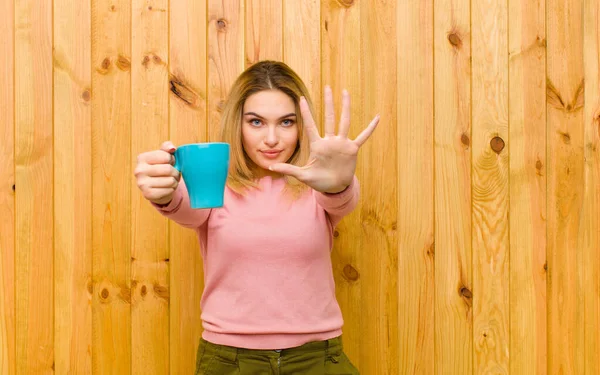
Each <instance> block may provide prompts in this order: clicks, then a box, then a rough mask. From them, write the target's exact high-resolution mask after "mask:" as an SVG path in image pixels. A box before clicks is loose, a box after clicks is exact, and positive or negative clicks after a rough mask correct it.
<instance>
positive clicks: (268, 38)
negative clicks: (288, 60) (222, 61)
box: [245, 0, 283, 67]
mask: <svg viewBox="0 0 600 375" xmlns="http://www.w3.org/2000/svg"><path fill="white" fill-rule="evenodd" d="M245 15H246V22H245V29H246V32H245V36H246V62H245V64H246V67H248V66H250V65H252V64H254V63H256V62H258V61H260V60H278V61H280V60H282V59H283V25H282V23H283V4H282V0H246V12H245Z"/></svg>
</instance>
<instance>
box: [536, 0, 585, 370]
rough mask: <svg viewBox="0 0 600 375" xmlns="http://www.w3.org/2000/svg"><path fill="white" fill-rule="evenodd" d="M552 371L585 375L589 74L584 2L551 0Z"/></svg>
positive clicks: (548, 4) (549, 228)
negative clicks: (582, 240) (583, 241)
mask: <svg viewBox="0 0 600 375" xmlns="http://www.w3.org/2000/svg"><path fill="white" fill-rule="evenodd" d="M546 7H547V11H546V14H547V27H546V30H547V33H548V34H547V39H548V45H547V77H548V80H547V85H546V91H547V96H546V98H547V99H546V100H547V134H548V148H547V158H548V176H547V185H548V218H547V231H546V233H547V243H548V247H547V253H548V255H547V257H548V302H547V303H548V368H549V372H550V373H553V374H560V373H563V374H583V373H584V368H583V366H584V363H583V355H584V353H585V349H584V345H585V343H584V331H585V330H586V329H587V328H586V327H584V325H583V323H584V316H583V311H584V310H583V301H582V298H583V295H582V289H581V288H582V285H581V284H580V282H578V277H579V276H580V272H581V271H582V270H581V269H580V266H581V263H582V262H583V261H584V259H585V258H584V257H583V254H582V250H583V248H582V247H581V246H579V244H578V236H579V233H580V231H581V230H582V228H581V225H582V222H581V219H582V217H581V210H582V208H583V203H584V200H583V197H584V191H585V189H584V186H585V184H584V182H585V180H584V162H583V161H584V132H583V128H584V126H583V121H584V118H583V102H584V91H583V89H584V80H583V79H584V71H583V34H582V32H583V28H582V14H581V6H580V4H576V3H573V2H563V1H556V0H548V1H547V2H546Z"/></svg>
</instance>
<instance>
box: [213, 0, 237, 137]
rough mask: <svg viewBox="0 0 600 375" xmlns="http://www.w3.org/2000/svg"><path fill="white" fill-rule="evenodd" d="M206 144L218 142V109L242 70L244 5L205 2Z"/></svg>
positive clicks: (225, 0) (231, 1)
mask: <svg viewBox="0 0 600 375" xmlns="http://www.w3.org/2000/svg"><path fill="white" fill-rule="evenodd" d="M207 37H208V42H207V43H208V140H209V141H215V140H217V139H219V132H220V121H221V108H222V106H223V105H224V101H225V99H226V98H227V95H228V94H229V89H230V87H231V85H232V84H233V82H234V81H235V79H236V78H237V77H238V75H239V74H240V73H241V72H242V70H243V69H244V1H243V0H208V36H207Z"/></svg>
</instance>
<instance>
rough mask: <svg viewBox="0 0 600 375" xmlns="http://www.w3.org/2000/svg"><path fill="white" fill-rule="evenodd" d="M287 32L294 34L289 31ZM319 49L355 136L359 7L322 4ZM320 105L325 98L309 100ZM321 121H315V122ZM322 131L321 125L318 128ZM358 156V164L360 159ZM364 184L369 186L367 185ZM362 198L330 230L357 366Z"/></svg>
mask: <svg viewBox="0 0 600 375" xmlns="http://www.w3.org/2000/svg"><path fill="white" fill-rule="evenodd" d="M290 32H292V31H291V30H290ZM321 32H322V36H321V41H322V45H321V50H322V63H321V70H322V79H323V84H324V85H327V84H328V85H330V86H331V88H332V90H333V96H334V109H335V113H336V121H339V119H340V114H341V110H342V100H341V98H342V90H344V89H345V90H348V93H349V94H350V111H351V113H350V123H351V125H350V126H351V127H350V132H349V134H348V136H349V137H350V139H354V138H355V137H356V136H357V135H358V134H359V133H360V132H361V131H362V130H363V128H364V126H365V124H364V123H363V119H364V116H363V107H362V105H361V103H362V101H363V91H362V89H363V84H362V79H361V71H360V64H356V63H355V62H356V61H360V59H361V44H360V43H356V42H355V41H356V40H360V7H359V6H358V5H356V4H352V5H350V6H347V7H346V6H343V5H341V4H340V3H339V2H338V1H337V0H331V1H326V2H323V3H322V8H321ZM313 99H314V101H318V102H321V103H323V98H317V97H315V98H313ZM322 124H323V122H322V121H319V125H322ZM321 134H323V129H322V126H321ZM362 162H363V160H362V155H361V154H359V160H358V163H362ZM356 175H357V178H358V180H359V182H360V183H361V185H362V184H364V179H363V176H362V175H361V173H360V170H358V171H357V173H356ZM367 186H368V185H367ZM362 204H363V201H362V199H361V200H360V201H359V204H358V206H357V207H356V208H355V210H354V211H353V212H352V213H351V214H350V215H348V216H346V217H345V218H344V219H343V220H342V221H341V222H340V224H339V225H338V226H337V228H336V229H335V232H334V243H333V245H334V248H333V253H332V263H333V272H334V279H335V283H336V296H337V300H338V303H339V304H340V307H341V309H342V314H343V317H344V327H343V330H344V332H345V335H344V336H343V340H344V351H345V352H346V354H347V355H348V356H349V357H350V360H351V361H352V363H353V364H354V365H355V366H357V367H358V368H361V353H364V352H367V351H368V348H365V347H363V345H361V340H360V339H359V338H360V337H361V330H362V326H361V319H360V318H361V315H362V311H363V310H362V309H361V305H362V304H363V302H362V297H361V293H362V292H361V291H362V269H361V267H359V265H358V256H359V253H360V252H361V250H360V249H361V248H363V247H364V246H365V245H366V244H365V241H364V240H363V238H362V236H361V232H362V228H361V223H360V212H361V209H362V208H361V207H362Z"/></svg>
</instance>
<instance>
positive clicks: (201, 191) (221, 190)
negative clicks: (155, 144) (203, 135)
mask: <svg viewBox="0 0 600 375" xmlns="http://www.w3.org/2000/svg"><path fill="white" fill-rule="evenodd" d="M174 157H175V165H174V167H175V169H177V170H178V171H179V172H180V173H181V176H182V178H183V180H184V182H185V186H186V187H187V190H188V195H189V197H190V205H191V207H192V208H194V209H199V208H216V207H223V197H224V194H225V184H226V182H227V174H228V171H229V144H227V143H220V142H210V143H190V144H185V145H182V146H179V147H177V149H176V150H175V153H174Z"/></svg>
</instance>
